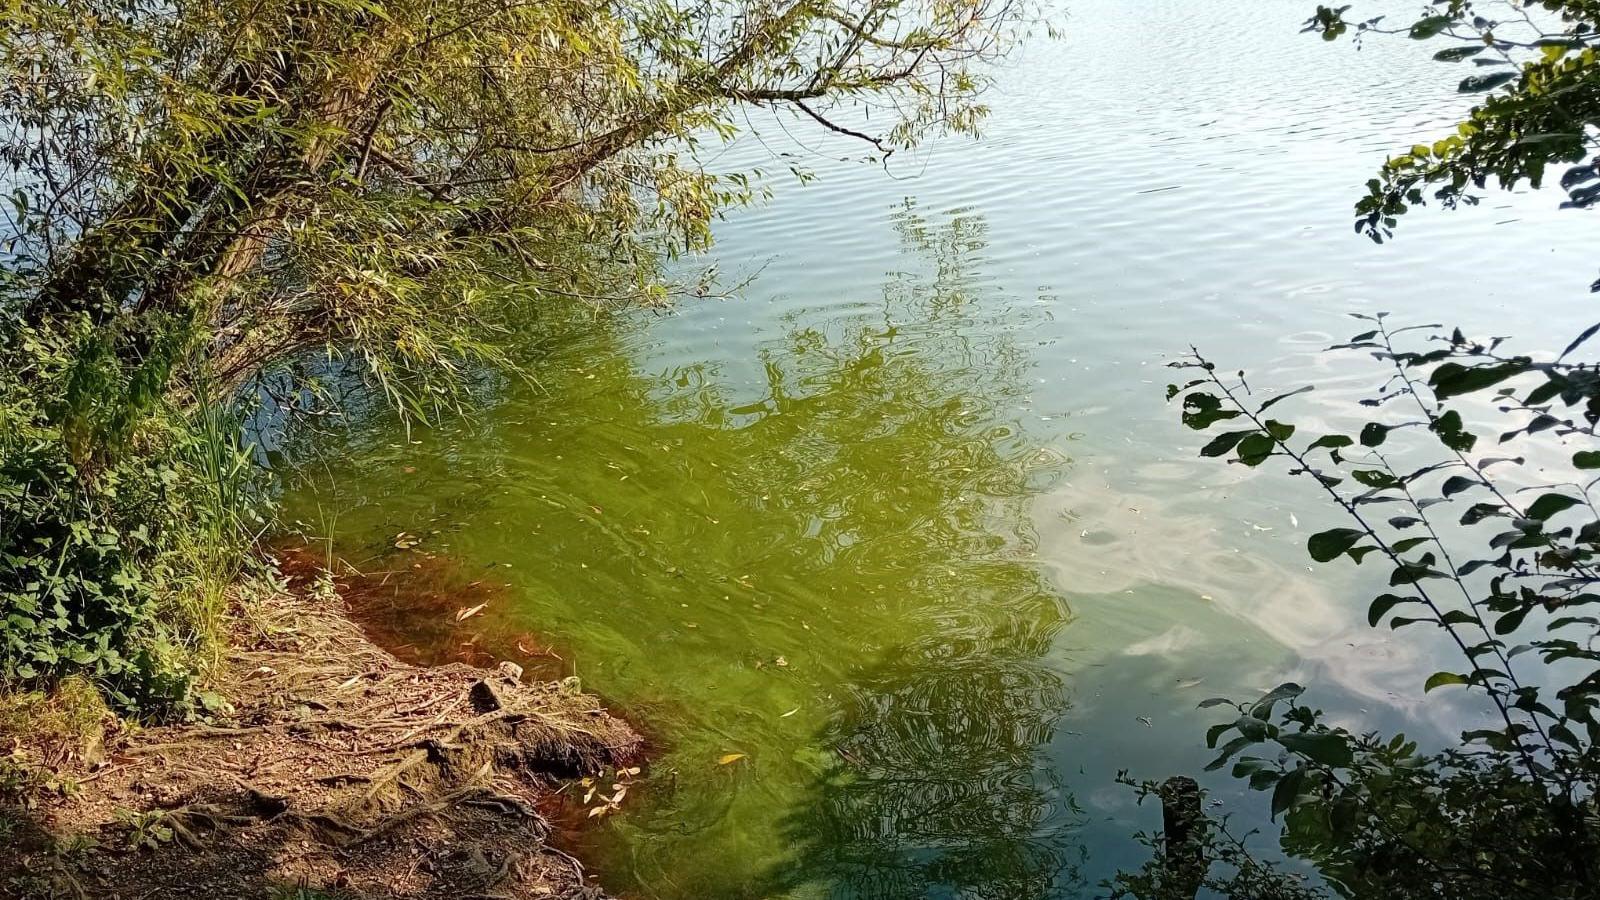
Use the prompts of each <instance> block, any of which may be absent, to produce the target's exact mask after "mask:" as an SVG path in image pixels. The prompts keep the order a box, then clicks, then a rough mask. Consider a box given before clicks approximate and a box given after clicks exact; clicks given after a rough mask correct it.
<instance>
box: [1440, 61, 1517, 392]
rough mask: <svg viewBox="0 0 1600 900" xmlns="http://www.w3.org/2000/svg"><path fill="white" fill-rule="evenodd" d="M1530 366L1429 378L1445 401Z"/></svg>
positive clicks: (1461, 369) (1446, 372) (1452, 368)
mask: <svg viewBox="0 0 1600 900" xmlns="http://www.w3.org/2000/svg"><path fill="white" fill-rule="evenodd" d="M1502 74H1503V73H1502ZM1528 366H1529V363H1528V362H1527V361H1524V360H1511V361H1509V362H1504V363H1496V364H1494V365H1486V366H1471V367H1468V366H1463V365H1462V364H1460V363H1453V362H1447V363H1443V364H1441V365H1440V366H1438V367H1437V368H1435V369H1434V370H1433V373H1432V374H1431V375H1429V376H1428V384H1430V385H1432V387H1433V392H1434V395H1435V396H1437V397H1438V398H1439V399H1440V400H1443V399H1445V398H1447V397H1455V396H1459V395H1461V394H1470V393H1472V392H1473V391H1481V390H1483V389H1484V388H1487V387H1493V386H1494V385H1497V384H1499V383H1500V382H1502V381H1505V380H1506V379H1507V378H1511V377H1512V376H1514V375H1519V374H1521V373H1523V372H1526V371H1527V370H1528Z"/></svg>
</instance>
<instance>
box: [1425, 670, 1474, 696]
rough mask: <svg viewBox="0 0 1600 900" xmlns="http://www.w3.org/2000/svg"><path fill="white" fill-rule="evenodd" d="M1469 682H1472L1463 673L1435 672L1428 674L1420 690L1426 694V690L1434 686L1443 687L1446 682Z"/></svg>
mask: <svg viewBox="0 0 1600 900" xmlns="http://www.w3.org/2000/svg"><path fill="white" fill-rule="evenodd" d="M1471 683H1472V682H1470V681H1468V680H1467V676H1465V675H1457V674H1456V673H1454V672H1435V673H1433V674H1432V675H1429V676H1428V681H1427V683H1426V684H1424V685H1423V686H1422V692H1423V693H1424V694H1426V693H1427V692H1429V691H1431V690H1433V689H1434V688H1436V687H1444V686H1445V685H1447V684H1471Z"/></svg>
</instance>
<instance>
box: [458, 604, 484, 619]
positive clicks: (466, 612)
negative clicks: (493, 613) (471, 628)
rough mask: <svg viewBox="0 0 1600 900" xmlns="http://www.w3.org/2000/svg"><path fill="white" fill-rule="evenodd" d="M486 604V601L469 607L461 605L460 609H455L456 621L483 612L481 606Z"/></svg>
mask: <svg viewBox="0 0 1600 900" xmlns="http://www.w3.org/2000/svg"><path fill="white" fill-rule="evenodd" d="M488 605H489V604H487V603H479V604H478V605H477V606H474V607H471V608H468V607H465V606H463V607H462V608H461V609H459V610H456V621H457V622H460V621H462V620H464V619H470V618H472V617H473V616H475V615H477V614H478V613H481V612H483V608H484V607H485V606H488Z"/></svg>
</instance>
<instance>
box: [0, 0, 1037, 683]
mask: <svg viewBox="0 0 1600 900" xmlns="http://www.w3.org/2000/svg"><path fill="white" fill-rule="evenodd" d="M5 15H6V17H7V19H8V21H7V22H6V28H5V30H4V35H5V37H4V39H3V40H0V72H3V75H4V78H3V82H4V84H5V87H4V88H3V89H0V121H4V122H5V125H6V136H5V142H4V144H3V145H0V156H3V158H4V160H5V162H6V163H7V164H8V166H9V168H10V170H11V174H10V175H9V176H8V180H7V187H8V191H9V194H10V196H9V198H8V209H7V219H6V226H5V234H4V235H3V236H0V247H3V248H4V257H3V259H4V269H3V279H0V332H3V333H0V342H3V346H4V347H5V355H6V365H5V366H4V368H3V370H0V423H3V426H4V427H0V600H3V605H4V609H5V612H6V615H5V618H4V620H3V624H0V639H3V648H4V652H3V654H0V680H3V681H4V683H5V684H6V685H9V686H12V687H26V686H30V685H33V686H45V687H48V686H49V685H51V684H54V683H56V682H57V681H58V680H59V679H60V678H62V677H65V676H68V675H72V674H79V673H81V674H83V675H84V676H86V677H88V678H89V679H91V680H92V681H93V682H94V683H95V684H97V685H99V686H100V687H101V688H102V689H103V690H104V691H105V692H106V696H107V698H108V699H109V700H110V701H111V702H112V704H113V705H114V706H115V707H116V708H117V709H119V710H120V711H122V712H126V713H137V714H166V713H173V712H177V713H183V712H185V711H189V710H192V709H193V708H194V701H195V698H196V697H197V695H196V694H195V692H194V691H193V689H192V687H193V683H194V681H195V679H196V677H197V676H199V675H201V674H202V673H204V671H205V670H206V664H207V662H208V660H214V658H215V655H216V653H217V635H218V633H219V628H218V615H219V613H220V611H221V610H222V609H223V607H224V606H225V601H224V600H223V593H224V590H225V589H226V587H227V586H228V585H229V584H230V583H231V582H232V581H233V579H234V577H235V576H236V575H237V574H238V573H239V572H240V571H241V569H242V568H243V567H244V566H246V565H247V564H248V547H249V545H250V544H251V542H252V541H253V540H255V539H256V538H257V537H258V536H259V535H260V534H261V533H262V531H263V529H264V528H265V527H266V521H267V517H266V515H265V512H264V508H263V505H264V501H265V498H266V496H267V493H268V492H267V491H266V490H265V487H266V485H264V484H263V482H262V475H261V473H260V468H259V466H258V465H256V464H257V463H259V462H260V461H261V459H262V453H263V451H262V449H261V447H260V446H252V445H248V444H247V443H246V442H245V437H244V430H243V429H242V427H241V425H242V424H243V423H244V422H245V421H246V419H247V418H248V417H251V416H255V415H257V414H258V413H262V414H264V415H265V416H266V417H267V418H268V419H269V420H270V421H271V422H272V424H273V426H274V427H280V426H281V425H282V424H283V422H284V421H285V419H286V417H287V418H292V417H293V416H294V415H295V414H297V413H305V412H307V411H308V410H309V411H313V412H317V413H325V412H329V411H334V412H336V411H337V409H336V407H337V402H336V401H334V400H332V399H331V398H332V397H333V396H334V394H333V393H332V392H331V391H329V390H328V387H329V385H330V384H333V383H335V382H339V383H349V382H351V381H353V382H354V383H356V384H358V385H361V386H364V389H365V391H366V392H367V393H369V394H372V395H377V396H381V397H383V398H385V399H387V400H388V401H389V402H390V403H392V404H393V405H394V406H395V407H397V408H398V409H400V410H401V411H402V413H403V414H405V415H407V416H408V417H410V418H412V419H413V420H428V419H433V418H436V417H439V416H441V415H446V414H449V412H450V411H451V410H452V409H453V408H455V407H457V405H458V404H459V402H460V400H461V398H462V396H463V394H462V391H463V390H464V388H465V386H466V385H467V384H468V382H469V381H470V376H471V375H472V374H473V373H474V372H477V371H481V370H482V369H483V368H485V367H497V368H500V369H502V370H506V371H513V372H520V373H521V374H523V375H536V373H533V372H529V371H528V370H527V369H526V368H525V367H523V366H522V365H521V363H519V361H518V360H517V359H516V355H517V354H516V347H515V337H516V331H517V324H518V321H519V318H520V317H522V316H524V315H525V314H526V312H527V311H528V310H530V309H531V308H533V305H535V304H538V303H540V302H541V301H543V300H545V299H548V298H551V297H570V296H572V295H581V296H582V297H583V298H586V299H591V300H594V301H596V302H606V303H627V302H652V301H656V300H659V299H661V298H662V297H664V296H665V294H664V290H665V289H664V288H663V287H662V286H661V284H660V282H659V280H658V279H657V277H656V270H655V268H654V267H655V263H656V261H657V260H659V259H660V258H661V257H662V255H663V254H670V253H672V252H675V251H678V250H681V249H683V248H685V247H687V248H695V247H700V246H703V245H704V244H705V242H706V241H707V240H708V239H709V230H708V226H709V223H710V222H711V221H712V219H713V218H714V217H715V215H716V214H717V211H718V210H719V209H721V208H723V207H725V206H727V205H729V204H737V203H740V202H743V201H745V200H747V199H750V198H751V197H753V196H755V195H756V194H757V193H758V192H759V190H760V187H759V181H758V180H756V179H755V178H754V173H732V174H728V175H723V176H719V175H717V174H713V173H711V172H709V171H707V170H705V169H703V168H701V167H700V165H699V163H698V161H697V160H698V157H697V148H698V147H699V146H700V145H701V144H702V143H704V142H708V141H709V142H713V143H715V142H716V141H717V140H718V139H719V138H720V137H725V136H727V135H729V134H731V133H732V132H733V131H734V130H735V122H736V117H735V111H736V110H738V111H740V114H743V113H744V112H746V111H748V110H750V109H752V108H757V109H770V110H773V111H775V112H776V114H779V115H784V116H792V117H798V118H799V119H800V120H803V121H805V122H807V123H810V124H811V125H812V126H815V127H819V128H822V129H825V130H828V131H830V132H836V133H838V134H840V135H843V136H845V137H849V138H852V139H855V140H859V141H864V142H865V143H864V144H863V145H862V146H864V147H865V148H866V149H867V150H868V151H869V152H872V153H878V154H886V153H889V152H891V151H892V150H893V149H895V148H896V147H903V146H908V145H911V144H914V143H915V142H916V141H917V140H919V139H920V138H921V137H922V136H923V135H925V134H928V133H930V132H940V131H956V132H971V131H972V130H973V129H975V127H976V126H977V124H978V122H979V121H980V119H981V117H982V115H983V112H984V109H983V106H982V105H981V103H980V102H979V97H978V95H979V93H980V90H981V88H982V87H983V85H984V80H983V76H982V75H981V73H980V72H979V71H978V69H977V67H978V66H979V65H980V64H981V63H982V62H984V61H985V60H987V59H990V58H992V57H993V56H994V55H996V54H997V53H999V52H1001V51H1002V50H1003V49H1004V48H1005V47H1006V46H1007V45H1008V43H1009V42H1010V40H1011V39H1012V38H1013V37H1014V36H1015V35H1016V34H1017V33H1018V32H1019V30H1020V29H1022V28H1024V27H1026V26H1027V21H1028V20H1027V10H1026V8H1025V7H1024V6H1022V5H1020V4H1018V3H1014V2H1011V0H977V2H973V0H957V2H950V0H928V2H917V3H909V4H907V3H900V2H880V0H868V2H860V3H841V4H834V3H826V2H824V3H815V2H799V3H768V2H759V0H758V2H742V0H741V2H708V3H703V4H693V5H690V6H687V7H672V6H665V5H660V4H653V3H639V4H632V3H624V4H586V3H582V2H574V3H533V4H529V3H519V2H506V0H487V2H472V3H461V4H437V3H423V2H414V3H413V2H403V0H402V2H382V3H372V2H353V0H351V2H346V0H314V2H304V0H282V2H272V0H268V2H249V3H237V4H235V3H220V4H217V3H213V4H190V3H180V4H176V5H156V6H149V5H146V4H126V3H108V2H98V0H37V2H32V0H30V2H25V3H21V4H13V5H12V6H11V7H10V8H9V9H8V10H7V12H6V13H5ZM868 102H870V103H871V104H874V106H875V108H876V112H875V114H874V115H873V116H872V117H871V121H870V124H869V125H868V124H863V123H862V121H860V120H861V118H862V117H861V115H860V111H859V110H858V109H856V108H855V107H854V106H853V104H860V103H868ZM252 421H255V422H256V423H257V424H259V421H260V420H259V419H255V420H252Z"/></svg>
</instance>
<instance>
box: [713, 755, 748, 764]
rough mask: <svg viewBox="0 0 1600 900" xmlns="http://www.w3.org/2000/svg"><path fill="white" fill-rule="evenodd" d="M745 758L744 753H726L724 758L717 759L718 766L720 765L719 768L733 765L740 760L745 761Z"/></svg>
mask: <svg viewBox="0 0 1600 900" xmlns="http://www.w3.org/2000/svg"><path fill="white" fill-rule="evenodd" d="M744 757H745V755H744V754H743V753H725V754H723V755H722V756H719V757H717V765H719V766H727V765H732V764H733V763H736V762H738V761H739V760H741V759H744Z"/></svg>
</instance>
